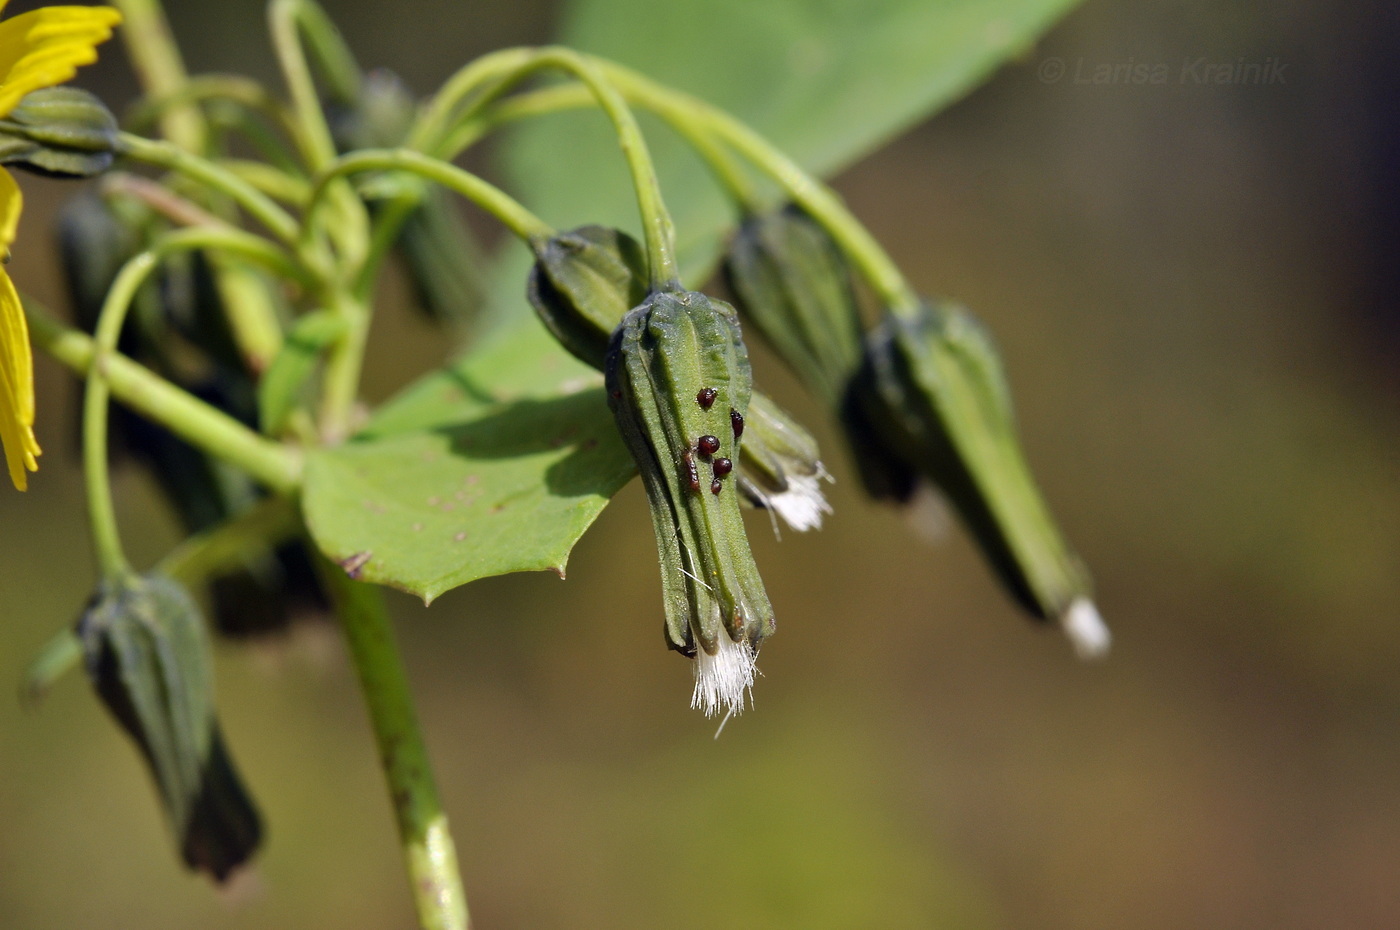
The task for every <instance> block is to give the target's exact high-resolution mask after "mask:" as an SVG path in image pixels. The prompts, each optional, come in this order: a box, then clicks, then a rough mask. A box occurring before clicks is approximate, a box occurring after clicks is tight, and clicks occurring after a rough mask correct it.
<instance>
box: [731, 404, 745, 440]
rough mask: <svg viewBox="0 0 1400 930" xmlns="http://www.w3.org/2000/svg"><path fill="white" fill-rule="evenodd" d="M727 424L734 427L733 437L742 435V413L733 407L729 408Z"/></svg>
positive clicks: (736, 437)
mask: <svg viewBox="0 0 1400 930" xmlns="http://www.w3.org/2000/svg"><path fill="white" fill-rule="evenodd" d="M729 425H730V426H732V427H734V438H735V439H738V438H739V437H740V436H742V435H744V415H743V414H742V413H740V412H739V411H737V410H735V409H734V408H733V407H730V408H729Z"/></svg>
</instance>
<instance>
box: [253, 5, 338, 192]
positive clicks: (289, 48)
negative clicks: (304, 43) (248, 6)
mask: <svg viewBox="0 0 1400 930" xmlns="http://www.w3.org/2000/svg"><path fill="white" fill-rule="evenodd" d="M304 6H305V4H304V3H303V2H302V0H272V3H270V4H269V5H268V8H267V19H268V26H269V28H270V30H271V32H272V45H273V48H274V49H276V51H277V63H278V65H280V66H281V68H282V78H283V80H285V81H286V82H287V90H288V91H290V92H291V95H292V110H293V111H294V112H295V113H296V121H297V135H296V138H297V142H298V143H299V144H300V146H301V152H302V157H304V158H305V159H306V163H307V164H308V165H309V166H310V167H311V170H313V171H319V170H320V169H321V168H323V167H325V166H326V165H327V164H329V163H330V162H331V161H332V160H334V159H335V142H334V140H333V139H332V138H331V129H330V126H329V125H327V124H326V115H325V113H324V112H322V110H321V100H320V98H319V97H318V96H317V94H316V82H315V80H313V79H312V77H311V69H310V68H309V67H308V66H307V63H306V53H305V50H304V49H303V48H302V47H301V37H300V35H299V30H298V28H297V26H298V20H299V19H300V18H301V13H302V10H303V8H304Z"/></svg>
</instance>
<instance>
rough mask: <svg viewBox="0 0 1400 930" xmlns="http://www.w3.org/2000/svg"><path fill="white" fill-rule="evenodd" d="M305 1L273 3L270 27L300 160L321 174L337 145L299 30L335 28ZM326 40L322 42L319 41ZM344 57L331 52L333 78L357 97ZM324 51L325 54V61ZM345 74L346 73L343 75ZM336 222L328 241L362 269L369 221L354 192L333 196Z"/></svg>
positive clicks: (354, 75)
mask: <svg viewBox="0 0 1400 930" xmlns="http://www.w3.org/2000/svg"><path fill="white" fill-rule="evenodd" d="M317 13H320V10H319V8H317V7H314V6H313V5H312V4H311V3H309V2H307V0H272V3H271V4H269V5H268V8H267V17H268V24H269V26H270V28H271V31H272V44H273V47H274V48H275V49H276V51H277V62H278V64H279V65H280V66H281V68H282V76H283V78H284V79H285V80H286V82H287V88H288V90H289V91H290V92H291V95H292V111H293V112H294V113H295V114H296V121H297V127H298V132H297V141H298V142H299V144H300V147H301V151H302V157H303V158H305V159H306V164H307V166H308V167H309V168H310V169H311V171H312V172H318V171H321V170H323V169H324V168H325V167H326V166H327V165H329V164H330V163H331V162H333V161H335V156H336V150H335V140H334V138H332V136H331V130H330V126H329V124H328V123H327V122H326V114H325V113H324V111H322V109H321V100H320V97H319V96H318V95H317V93H316V82H315V80H314V79H313V78H312V76H311V69H310V67H309V66H308V64H307V61H306V53H305V50H304V49H303V48H302V44H301V27H303V26H306V25H308V24H310V25H311V26H313V27H314V29H315V30H330V31H332V32H334V28H335V27H334V26H332V25H331V23H330V21H329V20H328V19H326V17H325V14H324V13H320V16H319V18H318V17H317V16H316V14H317ZM321 38H322V39H324V36H322V37H321ZM318 44H319V45H329V46H330V47H332V48H335V47H337V43H333V42H325V41H321V42H319V43H318ZM338 47H339V48H340V50H341V52H342V54H336V53H335V52H334V51H331V52H330V54H329V55H328V56H326V57H327V58H328V60H330V61H331V62H332V68H331V69H330V70H331V71H333V72H336V73H337V83H349V84H350V86H349V87H346V88H339V89H340V90H343V91H345V92H348V93H351V94H355V93H356V92H357V88H358V84H359V69H358V67H357V66H356V65H355V62H354V59H353V58H350V57H349V53H348V51H345V49H344V47H343V46H338ZM324 54H325V50H324V49H323V55H324ZM339 72H346V73H339ZM332 197H333V201H334V204H335V210H336V213H337V214H338V215H337V216H336V222H334V223H332V224H331V225H330V227H329V228H328V229H327V230H326V232H327V233H328V234H329V236H330V239H331V241H332V242H334V243H335V244H336V245H337V247H338V248H339V249H340V251H341V253H342V255H343V257H345V258H346V259H347V260H348V261H349V262H351V263H358V261H359V259H360V258H361V257H362V255H363V253H364V250H365V248H366V246H367V243H368V239H369V217H368V216H367V215H366V213H365V209H364V205H363V204H361V203H360V200H359V198H358V197H356V196H355V194H354V192H353V191H352V190H350V188H349V186H348V185H345V184H340V185H337V186H336V187H335V188H333V190H332Z"/></svg>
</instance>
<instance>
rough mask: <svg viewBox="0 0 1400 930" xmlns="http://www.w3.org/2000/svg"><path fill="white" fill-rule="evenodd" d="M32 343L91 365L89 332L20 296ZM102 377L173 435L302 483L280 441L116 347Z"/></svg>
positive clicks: (255, 470)
mask: <svg viewBox="0 0 1400 930" xmlns="http://www.w3.org/2000/svg"><path fill="white" fill-rule="evenodd" d="M24 314H25V318H26V319H27V321H28V323H29V335H30V339H31V340H32V341H33V343H34V345H35V346H36V347H38V348H39V349H41V350H43V351H44V352H47V353H48V354H49V355H51V356H53V357H54V358H55V359H57V360H58V361H59V362H61V363H62V364H64V365H66V366H68V367H69V368H70V369H72V370H73V371H74V372H76V373H77V374H80V375H85V374H87V373H88V372H89V371H90V370H91V369H92V367H93V358H94V357H95V356H96V354H97V351H96V346H95V344H94V342H93V340H92V338H91V337H90V336H88V335H87V334H86V333H83V332H79V331H78V330H76V329H71V328H69V327H67V326H64V325H62V324H61V323H59V322H57V321H56V320H54V319H53V317H51V316H49V315H48V314H46V313H45V312H43V311H42V310H40V309H39V307H38V305H37V304H35V303H34V301H32V300H28V299H26V300H25V301H24ZM102 367H103V375H104V379H103V380H104V382H105V383H106V385H107V387H108V388H110V390H111V393H112V395H113V396H114V397H116V398H117V400H119V401H121V402H122V403H124V404H125V405H126V406H128V407H130V408H131V409H132V410H135V411H136V412H137V413H140V414H142V415H143V416H145V417H146V418H147V419H150V420H152V421H154V422H156V423H159V424H161V425H162V426H164V427H166V428H167V429H169V430H170V431H171V432H173V433H174V434H175V435H177V436H179V437H180V438H182V439H185V440H187V441H188V442H190V443H192V444H193V445H195V446H198V447H199V448H201V449H203V450H205V451H206V452H208V453H210V454H211V455H215V456H217V457H219V458H221V459H223V460H224V461H226V462H229V463H230V464H233V465H236V466H238V467H239V468H241V469H243V470H244V471H246V472H247V473H248V474H249V475H251V476H253V478H254V479H256V480H257V481H259V482H261V483H262V484H264V485H266V486H267V487H269V488H271V489H272V490H274V491H277V492H279V493H282V494H291V493H294V492H295V491H296V490H297V488H298V487H300V485H301V458H300V456H299V455H297V454H296V453H295V452H294V451H292V450H291V449H289V448H288V447H286V446H283V445H282V444H280V443H276V442H273V441H272V440H270V439H267V438H265V437H263V436H259V435H258V434H257V433H255V432H253V431H252V430H251V429H249V428H248V427H246V426H244V425H243V424H242V423H240V422H238V421H237V420H235V419H234V418H233V417H231V416H229V415H228V414H226V413H224V412H223V411H222V410H219V409H218V408H216V407H213V406H210V405H209V404H206V403H205V402H204V401H202V400H200V399H199V398H197V397H195V396H193V395H192V394H189V393H188V392H186V391H184V390H181V389H180V388H178V387H176V386H175V385H173V384H171V383H170V382H169V381H166V380H165V379H164V378H162V377H160V376H159V375H157V374H155V373H154V372H152V371H151V370H150V369H148V368H146V367H144V366H142V365H138V364H137V363H136V362H133V361H132V360H131V359H129V358H127V357H126V356H124V355H121V354H120V353H117V352H111V353H109V354H107V355H105V356H104V358H103V363H102Z"/></svg>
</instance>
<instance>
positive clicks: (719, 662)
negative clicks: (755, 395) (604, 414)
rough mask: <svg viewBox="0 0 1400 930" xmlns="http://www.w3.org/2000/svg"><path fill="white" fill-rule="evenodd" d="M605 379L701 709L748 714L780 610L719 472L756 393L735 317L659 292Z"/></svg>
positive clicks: (693, 298) (706, 302) (613, 351)
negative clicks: (748, 698) (761, 653)
mask: <svg viewBox="0 0 1400 930" xmlns="http://www.w3.org/2000/svg"><path fill="white" fill-rule="evenodd" d="M605 377H606V385H607V391H608V401H609V404H610V406H611V407H612V411H613V415H614V417H615V418H616V420H617V425H618V428H619V430H620V431H621V432H622V436H623V439H624V440H625V441H626V443H627V447H628V449H629V450H630V451H631V453H632V457H633V458H634V459H635V460H636V463H637V468H638V470H639V471H640V472H641V474H642V482H643V484H644V485H645V487H646V492H647V500H648V502H649V504H650V505H651V517H652V525H653V528H654V529H655V532H656V544H657V549H658V551H659V554H660V558H661V580H662V590H663V595H664V603H665V611H666V637H667V640H668V642H669V643H670V645H671V647H672V648H673V649H676V650H678V651H680V652H682V653H684V654H685V655H688V656H693V657H694V658H695V659H696V668H695V673H696V688H695V695H694V698H693V701H692V703H693V705H694V706H697V707H701V708H703V709H704V710H705V712H706V713H707V714H713V713H716V712H718V711H719V710H720V709H724V710H726V711H728V712H738V711H739V710H741V709H742V708H743V702H744V696H745V694H746V692H747V691H748V690H749V688H750V687H751V685H752V683H753V657H754V654H755V653H756V652H757V650H758V647H759V646H760V645H761V644H762V642H763V640H764V639H765V638H766V637H767V636H768V635H769V634H770V633H772V631H773V610H772V608H771V606H770V605H769V603H768V595H767V593H766V592H765V590H764V587H763V580H762V579H761V578H760V577H759V574H758V567H757V566H756V565H755V564H754V560H753V555H752V553H751V552H750V551H749V543H748V537H747V536H746V535H745V533H744V525H743V518H742V516H741V514H740V512H739V495H738V494H737V493H735V489H734V487H733V485H734V483H735V482H734V481H733V476H732V473H729V474H727V473H726V469H725V468H724V467H723V466H722V465H721V464H720V463H721V461H722V460H728V461H729V462H731V463H732V461H733V460H735V459H737V458H738V455H739V448H740V445H741V439H742V435H743V432H744V423H745V419H744V418H745V417H746V416H747V414H748V411H749V398H750V394H751V392H752V375H751V374H750V371H749V360H748V352H747V350H746V348H745V346H744V343H743V340H742V339H741V338H740V334H739V325H738V320H737V318H736V317H735V315H734V310H733V308H732V307H730V306H729V305H728V304H726V303H724V302H722V301H719V300H712V299H710V298H707V297H706V296H705V295H703V294H700V293H696V292H693V291H676V292H659V293H655V294H653V295H651V296H650V297H648V298H647V299H646V300H645V301H644V302H643V303H642V304H641V305H640V306H638V307H637V308H636V309H635V310H632V311H630V312H629V313H628V314H627V316H626V317H624V318H623V321H622V324H621V325H620V326H619V327H618V328H617V331H616V333H614V335H613V339H612V344H611V346H610V348H609V351H608V356H607V364H606V368H605ZM702 392H706V393H704V394H702ZM710 392H712V393H710ZM702 397H703V398H705V399H706V400H705V401H702V400H701V398H702Z"/></svg>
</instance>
